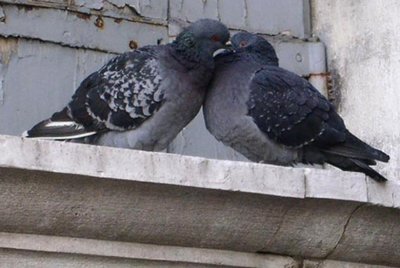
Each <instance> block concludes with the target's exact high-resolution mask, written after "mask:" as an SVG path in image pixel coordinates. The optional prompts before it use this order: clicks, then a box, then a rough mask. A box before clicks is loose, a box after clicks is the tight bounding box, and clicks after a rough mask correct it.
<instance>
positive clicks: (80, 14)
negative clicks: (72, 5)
mask: <svg viewBox="0 0 400 268" xmlns="http://www.w3.org/2000/svg"><path fill="white" fill-rule="evenodd" d="M76 16H77V17H78V18H80V19H83V20H90V17H91V15H90V14H86V13H76Z"/></svg>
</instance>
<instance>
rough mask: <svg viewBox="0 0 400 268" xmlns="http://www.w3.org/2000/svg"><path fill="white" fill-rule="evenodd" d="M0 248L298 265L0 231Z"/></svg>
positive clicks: (270, 258)
mask: <svg viewBox="0 0 400 268" xmlns="http://www.w3.org/2000/svg"><path fill="white" fill-rule="evenodd" d="M0 248H3V249H11V250H23V251H33V252H35V251H36V252H42V253H57V254H73V255H86V256H97V257H106V258H122V259H131V260H136V261H138V262H139V261H141V262H151V263H153V264H158V265H161V264H164V265H165V264H170V265H171V264H175V265H176V266H178V265H179V264H180V265H181V266H182V267H188V266H190V267H191V265H196V266H195V267H204V266H206V267H208V266H212V267H215V266H214V265H220V266H226V267H233V266H234V267H288V268H290V267H297V262H296V261H295V260H294V259H293V258H290V257H281V256H274V255H268V254H253V253H241V252H234V251H226V250H211V249H196V248H185V247H174V246H157V245H149V244H138V243H126V242H115V241H102V240H94V239H82V238H69V237H56V236H44V235H29V234H13V233H0ZM0 255H1V253H0ZM197 265H199V266H197ZM144 266H145V267H147V266H146V265H144ZM171 266H172V265H171ZM85 267H86V266H85ZM155 267H159V266H155ZM163 267H164V266H163ZM173 267H175V266H173Z"/></svg>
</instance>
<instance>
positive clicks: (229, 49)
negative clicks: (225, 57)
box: [213, 40, 232, 57]
mask: <svg viewBox="0 0 400 268" xmlns="http://www.w3.org/2000/svg"><path fill="white" fill-rule="evenodd" d="M226 52H232V43H231V41H230V40H229V41H228V42H226V43H225V46H224V48H220V49H218V50H217V51H215V52H214V54H213V57H216V56H217V55H219V54H222V53H226Z"/></svg>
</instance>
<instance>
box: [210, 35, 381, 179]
mask: <svg viewBox="0 0 400 268" xmlns="http://www.w3.org/2000/svg"><path fill="white" fill-rule="evenodd" d="M231 43H232V48H233V50H231V51H229V52H224V53H222V54H220V55H218V56H217V57H216V60H215V62H216V67H215V71H214V78H213V79H212V81H211V83H210V86H209V89H208V92H207V96H206V99H205V103H204V108H203V112H204V117H205V123H206V127H207V129H208V130H209V131H210V132H211V134H212V135H213V136H214V137H215V138H216V139H217V140H219V141H221V142H223V143H224V144H225V145H227V146H230V147H232V148H233V149H235V150H236V151H238V152H239V153H241V154H243V155H244V156H245V157H246V158H248V159H249V160H251V161H254V162H262V163H269V164H275V165H282V166H292V165H294V164H297V163H303V164H324V163H329V164H331V165H333V166H336V167H338V168H340V169H342V170H345V171H355V172H362V173H364V174H366V175H367V176H369V177H371V178H372V179H375V180H376V181H380V182H382V181H386V178H385V177H384V176H382V175H381V174H379V173H378V172H377V171H375V170H374V169H372V168H371V167H370V166H372V165H375V164H376V160H377V161H382V162H388V161H389V156H388V155H387V154H385V153H384V152H382V151H380V150H377V149H375V148H373V147H371V146H369V145H368V144H366V143H365V142H363V141H361V140H360V139H359V138H357V137H356V136H354V135H353V134H352V133H351V132H350V131H349V130H348V129H347V128H346V126H345V124H344V122H343V119H342V118H341V117H340V116H339V115H338V113H337V112H336V110H335V108H334V106H333V105H332V104H331V103H330V102H329V101H328V100H327V99H326V98H325V97H324V96H323V95H322V94H320V93H319V92H318V90H317V89H315V88H314V87H313V86H312V85H311V84H310V83H309V82H308V81H307V80H305V79H303V78H302V77H300V76H298V75H296V74H294V73H292V72H290V71H287V70H285V69H283V68H280V67H279V66H278V65H279V60H278V57H277V56H276V53H275V51H274V49H273V47H272V46H271V44H269V43H268V42H267V41H266V40H265V39H264V38H262V37H260V36H257V35H255V34H251V33H247V32H240V33H237V34H235V35H234V36H233V37H232V38H231Z"/></svg>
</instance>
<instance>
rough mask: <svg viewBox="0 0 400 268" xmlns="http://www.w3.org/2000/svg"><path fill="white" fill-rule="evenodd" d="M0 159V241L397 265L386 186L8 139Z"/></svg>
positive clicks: (394, 221)
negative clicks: (79, 241)
mask: <svg viewBox="0 0 400 268" xmlns="http://www.w3.org/2000/svg"><path fill="white" fill-rule="evenodd" d="M0 151H1V152H2V153H1V154H0V185H1V189H2V194H1V195H0V213H1V215H2V217H1V218H0V231H2V232H12V233H31V234H42V235H51V236H67V237H77V238H90V239H104V240H109V241H126V242H134V243H146V244H158V245H169V246H180V247H195V248H210V249H211V248H212V249H221V250H235V251H242V252H249V253H255V252H265V253H274V254H282V255H290V256H300V257H302V258H320V259H335V260H342V261H354V262H362V263H371V264H382V265H394V266H398V265H400V252H399V250H398V248H400V240H399V237H400V224H399V222H400V210H399V209H397V208H398V207H399V206H400V203H399V194H400V191H399V185H397V184H394V183H387V184H385V185H377V184H375V183H374V182H372V181H369V179H367V178H366V177H365V176H363V175H360V174H356V173H347V172H342V171H336V170H329V171H326V170H317V169H302V168H297V169H293V168H284V167H275V166H269V165H262V164H253V163H244V162H232V161H219V160H210V159H203V158H195V157H184V156H179V155H173V154H164V153H149V152H142V151H133V150H123V149H115V148H107V147H97V146H88V145H81V144H71V143H62V142H49V141H37V140H24V139H21V138H19V137H11V136H0ZM373 204H378V205H379V206H375V205H373Z"/></svg>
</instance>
